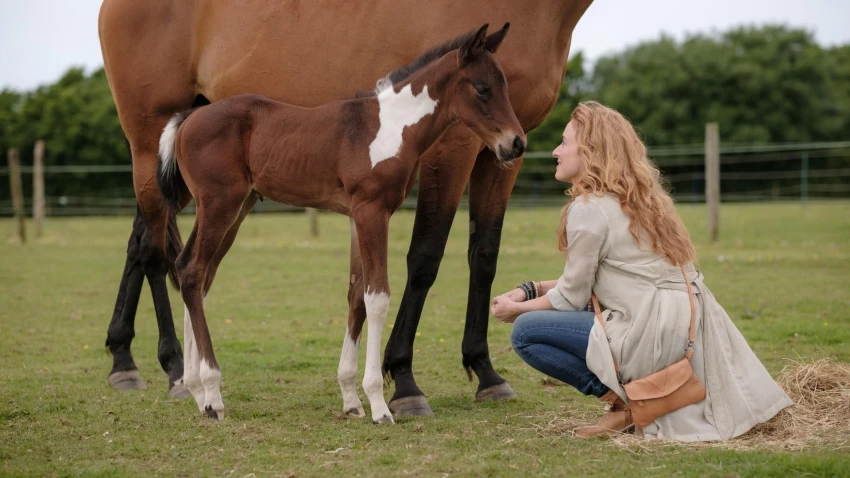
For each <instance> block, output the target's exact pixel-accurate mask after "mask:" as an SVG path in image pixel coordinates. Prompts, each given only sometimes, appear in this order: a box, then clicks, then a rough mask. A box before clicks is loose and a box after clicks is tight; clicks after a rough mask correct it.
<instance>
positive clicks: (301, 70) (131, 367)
mask: <svg viewBox="0 0 850 478" xmlns="http://www.w3.org/2000/svg"><path fill="white" fill-rule="evenodd" d="M591 2H592V0H510V1H504V2H500V3H495V2H492V1H484V0H467V1H464V2H455V1H452V0H433V1H429V2H427V3H422V2H419V1H413V0H374V1H371V2H339V1H331V0H311V1H303V2H302V1H286V2H284V1H281V0H249V1H248V2H238V3H237V2H225V1H200V0H186V1H179V2H178V1H174V0H146V1H144V2H139V1H133V0H104V3H103V5H102V6H101V11H100V20H99V31H100V41H101V48H102V50H103V57H104V65H105V67H106V72H107V77H108V79H109V83H110V87H111V89H112V94H113V97H114V99H115V103H116V105H117V107H118V115H119V119H120V120H121V125H122V127H123V129H124V132H125V134H126V136H127V140H128V143H129V145H130V151H131V155H132V160H133V180H134V186H135V191H136V198H137V199H138V203H139V212H138V213H137V217H136V220H135V222H134V226H133V233H132V234H131V236H130V240H129V244H128V249H127V261H126V265H125V269H124V276H123V279H122V281H121V285H120V286H119V292H118V299H117V301H116V305H115V311H114V313H113V317H112V322H111V323H110V325H109V330H108V333H107V340H106V343H107V346H108V348H109V350H110V352H111V353H112V355H113V368H112V371H111V372H110V376H109V382H110V384H112V385H113V386H115V387H117V388H141V387H143V386H144V381H143V380H142V379H141V378H140V376H139V373H138V371H137V368H136V365H135V363H134V362H133V358H132V355H131V354H130V343H131V341H132V339H133V336H134V320H135V312H136V305H137V304H138V299H139V294H140V291H141V286H142V282H143V279H144V277H147V279H148V281H149V283H150V287H151V291H152V294H153V298H154V305H155V309H156V315H157V322H158V325H159V330H160V341H159V360H160V363H161V365H162V367H163V369H164V370H165V371H166V372H167V373H168V376H169V394H170V395H172V396H180V395H188V394H187V392H186V391H185V389H184V388H182V386H176V387H175V386H174V384H175V383H179V381H180V379H181V377H182V375H183V360H182V351H181V348H180V343H179V341H178V340H177V337H176V335H175V333H174V325H173V319H172V316H171V308H170V304H169V302H168V296H167V290H166V284H165V275H166V272H167V271H171V272H173V262H174V259H175V258H176V256H177V254H178V253H179V251H180V241H179V236H178V235H177V234H176V226H175V225H174V221H173V217H171V218H170V217H169V212H168V208H167V207H166V205H165V204H164V202H163V200H162V198H161V196H160V193H159V190H158V188H157V183H156V167H157V151H158V146H159V138H160V134H161V132H162V130H163V128H164V127H165V125H166V123H167V122H168V120H169V118H171V116H172V115H173V114H175V113H177V112H179V111H183V110H185V109H187V108H189V107H190V106H192V105H193V104H204V103H207V102H209V101H217V100H220V99H223V98H228V97H231V96H235V95H238V94H241V93H257V94H261V95H264V96H268V97H270V98H273V99H276V100H280V101H284V102H287V103H292V104H297V105H301V106H317V105H320V104H324V103H328V102H330V101H333V100H337V99H340V98H342V97H344V96H345V95H346V94H348V93H349V92H350V91H351V90H352V89H366V88H369V87H370V86H371V85H373V84H374V82H375V80H376V79H377V78H380V77H382V76H384V75H385V74H386V73H387V72H388V71H390V70H391V69H392V68H393V67H394V66H396V65H400V64H404V63H406V62H409V61H411V60H413V59H414V58H416V57H418V56H419V55H420V54H421V53H422V52H423V51H424V50H425V49H426V48H427V47H428V46H429V45H432V44H437V43H440V42H441V41H443V40H445V39H447V38H450V37H454V36H456V35H459V34H461V33H462V32H465V31H469V30H470V29H472V28H474V27H475V26H476V25H480V24H483V23H486V22H487V21H491V22H507V21H510V22H511V25H512V33H511V35H512V38H511V41H509V42H508V43H506V44H505V46H504V47H503V48H501V49H500V50H499V52H498V55H497V56H496V58H497V60H498V61H499V63H500V64H501V66H502V68H503V70H504V72H505V76H506V78H507V80H508V84H509V89H510V94H511V103H512V105H513V108H514V111H515V112H516V115H517V117H518V119H519V121H520V123H521V124H522V126H523V128H524V129H525V130H526V131H529V130H531V129H533V128H535V127H536V126H538V125H539V124H540V123H541V122H542V121H543V120H544V119H545V118H546V115H548V113H549V111H551V109H552V107H553V106H554V104H555V101H556V100H557V97H558V90H559V87H560V85H561V80H562V79H563V75H564V70H565V66H566V60H567V56H568V54H569V47H570V40H571V37H572V32H573V29H574V27H575V25H576V24H577V23H578V21H579V19H580V18H581V16H582V15H583V14H584V12H585V10H586V9H587V8H588V7H589V5H590V3H591ZM518 166H519V164H518V165H517V167H515V168H512V169H505V168H502V167H500V166H499V165H498V163H497V162H496V160H495V157H494V155H493V153H492V152H491V151H490V150H489V149H484V147H483V144H482V141H481V140H480V139H479V138H477V137H476V136H475V135H474V134H473V133H472V132H471V131H470V130H469V129H468V128H466V127H465V126H463V125H462V124H457V125H455V126H453V127H451V128H450V129H449V130H448V131H446V133H445V134H444V135H443V136H442V138H441V140H440V141H439V142H438V143H437V144H436V145H434V146H433V147H432V148H431V149H430V150H428V151H427V152H426V153H425V154H424V155H423V156H422V158H421V168H420V173H419V196H418V204H417V209H416V221H415V224H414V229H413V237H412V239H411V245H410V251H409V253H408V259H407V262H408V280H407V284H406V287H405V290H404V294H403V297H402V301H401V305H400V308H399V313H398V317H397V318H396V321H395V326H394V327H393V331H392V334H391V336H390V339H389V342H388V344H387V348H386V351H385V354H384V366H383V368H384V371H385V372H386V373H388V374H389V375H390V377H392V378H393V379H394V380H395V384H396V390H395V394H394V396H393V399H392V401H391V402H390V408H392V409H393V410H394V411H395V412H397V413H430V408H429V407H428V403H427V401H426V400H425V398H424V396H423V394H422V392H421V391H420V389H419V388H418V387H417V385H416V382H415V381H414V377H413V371H412V360H413V340H414V337H415V335H416V334H415V333H416V328H417V327H418V323H419V318H420V315H421V312H422V307H423V305H424V302H425V297H426V295H427V293H428V290H429V289H430V287H431V285H432V284H433V282H434V280H435V279H436V276H437V270H438V268H439V264H440V261H441V259H442V257H443V251H444V249H445V243H446V239H447V237H448V233H449V229H450V228H451V224H452V221H453V219H454V216H455V213H456V211H457V207H458V204H459V202H460V198H461V196H462V195H463V191H464V188H465V186H466V184H467V183H469V207H470V212H469V214H470V222H469V229H470V240H469V254H468V259H469V267H470V287H469V298H468V306H467V314H466V327H465V330H464V337H463V345H462V355H463V358H462V360H463V365H464V367H465V368H466V370H467V373H469V374H470V378H471V376H472V375H471V374H472V372H474V373H475V374H476V375H477V376H478V379H479V386H478V392H477V393H476V398H477V399H489V398H505V397H510V396H513V391H512V390H511V389H510V386H509V385H508V384H507V382H505V380H504V379H503V378H502V377H500V376H499V375H498V374H497V373H496V372H495V371H494V370H493V367H492V365H491V363H490V356H489V351H488V347H487V325H488V319H489V308H488V307H489V301H490V287H491V284H492V281H493V278H494V276H495V272H496V259H497V256H498V251H499V241H500V237H501V228H502V220H503V218H504V213H505V208H506V207H507V202H508V198H509V196H510V192H511V188H512V187H513V183H514V180H515V178H516V174H517V171H518ZM166 231H167V232H166ZM166 237H167V238H168V239H167V242H166ZM356 259H357V258H352V264H356V263H358V261H357V260H356ZM352 269H353V274H352V280H353V282H355V283H356V284H359V286H360V287H362V274H359V273H358V272H357V271H356V267H354V266H353V267H352Z"/></svg>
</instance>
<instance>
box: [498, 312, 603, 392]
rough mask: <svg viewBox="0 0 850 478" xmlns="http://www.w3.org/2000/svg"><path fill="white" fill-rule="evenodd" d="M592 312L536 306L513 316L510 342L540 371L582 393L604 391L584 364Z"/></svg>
mask: <svg viewBox="0 0 850 478" xmlns="http://www.w3.org/2000/svg"><path fill="white" fill-rule="evenodd" d="M594 320H595V319H594V315H593V312H586V311H575V312H561V311H557V310H536V311H534V312H526V313H525V314H522V315H520V316H519V317H517V319H516V321H515V322H514V328H513V331H512V332H511V344H512V345H513V348H514V350H515V351H516V353H517V355H519V356H520V358H522V359H523V360H524V361H525V362H526V363H527V364H529V365H531V366H532V367H534V368H535V369H537V370H538V371H540V372H543V373H545V374H546V375H549V376H550V377H554V378H556V379H558V380H560V381H562V382H566V383H568V384H569V385H572V386H573V387H575V388H576V389H578V391H579V392H581V393H583V394H585V395H595V396H597V397H601V396H602V395H604V394H605V393H606V392H607V391H608V387H606V386H605V385H604V384H603V383H602V382H600V381H599V378H598V377H597V376H596V375H595V374H594V373H593V372H591V371H590V370H589V369H588V368H587V343H588V340H589V337H590V329H591V328H592V327H593V321H594Z"/></svg>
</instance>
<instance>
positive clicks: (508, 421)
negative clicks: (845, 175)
mask: <svg viewBox="0 0 850 478" xmlns="http://www.w3.org/2000/svg"><path fill="white" fill-rule="evenodd" d="M680 210H681V213H682V215H683V217H684V218H685V222H686V223H687V225H688V227H689V229H690V231H691V234H692V236H693V237H694V238H695V240H696V242H697V248H698V252H699V255H700V261H701V263H700V268H701V270H702V271H703V272H704V274H705V276H706V284H707V285H708V287H710V288H711V290H712V291H713V292H714V294H715V296H716V297H717V299H718V300H719V301H720V303H721V304H723V305H724V306H725V307H726V310H727V311H728V313H729V315H730V316H731V317H732V319H733V320H734V321H735V323H736V324H737V326H738V327H739V328H740V330H741V331H742V332H743V334H744V335H745V336H746V338H747V339H748V341H749V342H750V344H751V345H752V347H753V349H754V350H755V351H756V353H757V354H758V356H759V357H760V358H761V359H762V360H763V362H764V363H765V365H766V366H767V367H768V369H769V370H770V371H771V372H772V373H778V372H779V371H780V370H781V369H782V367H783V366H784V365H786V364H787V361H786V359H789V358H790V359H799V358H815V359H817V358H823V357H832V358H835V359H837V360H839V361H842V362H850V346H849V345H848V344H850V272H848V270H850V203H847V202H842V203H810V204H809V205H808V206H807V207H805V208H802V207H801V206H800V205H798V204H791V203H784V204H758V205H724V206H723V208H722V222H721V236H722V240H721V241H720V242H719V243H717V244H714V245H710V244H708V243H707V242H706V241H705V238H706V230H705V216H706V214H705V211H704V208H703V207H697V206H682V207H681V208H680ZM191 220H192V218H191V217H181V230H182V231H183V232H184V235H185V234H187V232H188V230H189V229H190V227H191ZM412 221H413V215H412V214H411V213H409V212H401V213H399V214H398V215H396V216H395V217H394V219H393V221H392V230H391V238H390V284H391V287H392V289H393V293H394V295H393V298H392V305H391V311H390V318H389V320H388V322H390V324H388V325H387V329H386V331H385V332H386V333H385V334H384V340H386V338H387V337H388V336H389V333H388V332H389V327H391V322H392V320H393V319H394V317H395V310H396V308H397V306H398V303H399V300H400V296H401V292H402V289H403V285H404V280H405V273H406V272H405V255H406V253H407V246H408V243H409V238H410V231H411V229H412ZM557 221H558V211H557V210H556V209H544V210H530V211H529V210H521V209H512V210H510V211H509V212H508V216H507V218H506V221H505V230H504V238H503V242H502V252H501V255H500V259H499V272H498V275H497V278H496V282H495V284H494V292H502V291H504V290H507V289H509V288H511V287H513V286H514V285H516V283H517V282H518V281H520V280H523V279H531V278H555V277H557V275H558V274H559V273H560V271H561V269H562V267H563V262H562V259H561V256H559V254H558V253H557V252H556V251H555V247H554V244H555V239H554V229H555V227H556V225H557ZM130 226H131V220H130V218H128V217H118V218H79V219H77V218H69V219H59V218H49V219H48V221H47V225H46V233H45V236H44V237H43V238H42V239H40V240H38V241H35V242H30V243H28V244H26V245H24V246H22V245H19V244H17V243H16V242H15V241H14V240H12V239H11V238H12V234H13V231H14V225H13V223H12V222H11V221H10V220H8V219H3V220H2V221H0V234H2V236H0V237H2V238H3V240H4V241H6V239H8V241H6V242H4V243H3V245H2V246H0V364H2V366H0V475H15V476H24V475H26V476H43V475H48V476H49V475H55V476H70V475H87V476H91V475H110V476H112V475H151V474H157V475H166V476H175V475H180V476H185V475H192V476H234V477H235V476H239V477H241V476H251V474H253V476H257V477H263V476H293V475H294V476H334V475H340V476H406V475H415V476H447V475H451V476H501V475H518V476H566V475H590V474H600V475H602V474H605V475H610V476H657V475H671V474H676V475H681V476H705V475H708V476H792V475H793V476H799V475H808V476H839V475H844V476H850V459H848V457H847V451H848V450H847V443H848V442H845V443H844V446H843V449H842V447H841V446H840V444H837V445H836V446H827V447H819V448H807V449H805V450H803V451H783V450H761V451H735V450H732V449H725V448H705V449H694V448H690V447H677V446H672V447H665V448H664V450H663V451H661V452H642V451H641V449H640V448H638V449H624V448H622V447H618V446H616V445H615V444H613V443H612V442H610V441H606V440H590V441H578V440H574V439H571V438H570V437H569V435H568V434H566V433H564V429H563V427H561V428H559V427H553V426H551V424H552V423H555V422H557V421H558V420H562V421H563V420H564V419H568V420H569V419H572V418H575V417H576V416H580V417H581V416H588V415H589V416H593V415H597V414H599V413H600V412H601V408H600V407H599V404H598V403H599V402H598V401H596V400H594V399H592V398H588V397H584V396H582V395H580V394H579V393H577V392H576V391H574V390H572V389H570V388H568V387H565V386H557V385H556V384H553V383H551V382H549V381H544V380H543V376H542V375H541V374H539V373H537V372H535V371H534V370H532V369H531V368H529V367H528V366H526V365H524V364H523V363H522V362H521V360H520V359H519V358H518V357H517V356H516V355H515V354H514V353H513V352H512V351H511V350H510V346H509V340H508V338H509V334H510V327H509V326H507V325H504V324H500V323H498V322H497V321H495V319H491V324H490V337H489V341H490V351H491V355H492V359H493V363H494V365H495V367H496V369H497V370H498V371H499V372H500V373H501V374H502V375H503V376H504V377H505V378H506V379H508V380H509V381H510V383H511V385H512V386H513V388H514V390H515V391H516V392H517V393H518V395H519V399H517V400H513V401H511V402H507V403H475V402H473V396H474V392H475V386H476V384H472V383H469V382H468V381H467V378H466V374H465V373H464V371H463V368H462V367H461V362H460V359H461V357H460V343H461V337H462V331H463V322H464V312H465V308H466V302H465V301H466V289H467V281H468V271H467V265H466V241H467V238H468V236H467V233H466V230H467V225H466V218H465V212H463V211H461V212H460V213H459V215H458V218H457V220H456V223H455V227H454V229H453V231H452V235H451V237H450V240H449V244H448V247H447V251H446V255H445V259H444V260H443V264H442V267H441V269H440V275H439V277H438V279H437V283H436V284H435V286H434V288H433V289H432V291H431V294H430V296H429V299H428V301H427V303H426V305H425V310H424V312H423V317H422V322H421V327H420V329H419V332H420V334H421V335H418V336H417V339H416V344H415V348H416V359H415V362H414V366H415V370H416V372H417V378H418V383H419V385H420V387H421V388H422V389H423V390H424V391H425V393H426V394H427V396H428V399H429V401H430V404H431V406H432V407H433V409H434V412H435V413H436V416H435V417H433V418H417V419H401V420H399V423H397V424H396V425H394V426H374V425H372V424H371V423H369V422H368V421H354V420H346V419H344V418H343V416H342V399H341V397H340V394H339V388H338V386H337V383H336V368H337V361H338V358H339V353H340V347H341V343H342V337H343V333H344V329H345V325H344V324H345V318H346V310H347V307H346V299H345V297H346V291H347V277H348V270H347V268H348V241H349V240H348V220H347V219H346V218H344V217H341V216H335V215H330V214H327V215H322V216H321V233H322V235H321V237H320V238H319V239H311V238H310V237H309V235H308V232H307V220H306V219H305V218H304V217H303V216H301V215H295V214H289V215H261V214H258V215H253V216H251V217H249V218H248V219H247V221H246V222H245V224H244V225H243V227H242V230H241V232H240V237H239V238H238V239H237V242H236V245H235V246H234V248H233V250H232V252H231V253H230V255H229V256H228V257H227V258H226V259H225V261H224V263H223V265H222V268H221V270H220V271H219V274H218V276H217V281H216V283H215V285H214V287H213V289H212V291H211V294H210V297H209V299H208V301H207V311H208V317H209V323H210V328H211V331H212V335H213V341H214V344H215V347H216V353H217V356H218V360H219V362H220V363H221V366H222V368H223V375H224V380H223V386H222V391H223V396H224V401H225V407H226V410H227V418H226V419H225V420H224V421H222V422H220V423H216V422H214V421H211V420H209V419H207V418H205V417H202V416H201V415H200V414H199V413H198V410H197V408H196V407H195V405H194V403H193V402H192V401H191V400H188V401H186V400H183V401H176V400H169V399H167V397H166V388H167V385H166V376H165V374H164V373H163V372H162V370H161V369H160V367H159V363H158V362H157V360H156V343H157V331H156V322H155V318H154V313H153V306H152V302H151V299H150V294H149V292H148V290H147V287H146V288H145V290H144V292H143V295H142V299H141V302H140V305H139V311H138V316H137V320H136V325H137V328H136V331H137V332H136V339H135V341H134V342H133V351H134V354H135V357H136V363H137V365H138V366H139V369H140V372H141V374H142V376H143V378H145V379H146V381H147V384H148V389H147V390H146V391H143V392H118V391H114V390H112V389H110V388H109V387H108V385H107V383H106V375H107V373H108V372H109V369H110V366H111V359H110V357H108V356H107V355H106V354H105V353H104V346H103V344H104V339H105V335H106V327H107V324H108V322H109V319H110V317H111V314H112V308H113V306H114V300H115V294H116V292H117V287H118V280H119V278H120V274H121V267H122V266H123V262H124V253H125V248H126V242H127V237H128V235H129V231H130ZM305 284H307V285H309V287H307V288H305ZM171 298H172V309H173V310H174V311H175V312H178V313H179V314H178V321H177V322H178V323H177V324H176V327H177V329H178V336H179V337H180V339H181V341H182V339H183V333H182V328H183V327H182V325H183V324H182V304H181V303H180V302H179V297H178V294H177V293H176V292H174V291H172V293H171ZM364 351H365V347H361V361H360V364H361V377H362V365H363V363H364V362H363V361H364ZM358 381H359V380H358ZM390 387H392V386H391V385H390ZM391 394H392V392H391V390H390V389H387V390H385V395H386V396H387V397H388V398H389V396H390V395H391ZM360 396H361V398H362V399H364V403H365V396H364V395H363V394H362V392H361V395H360ZM367 409H368V407H367ZM848 440H850V437H848Z"/></svg>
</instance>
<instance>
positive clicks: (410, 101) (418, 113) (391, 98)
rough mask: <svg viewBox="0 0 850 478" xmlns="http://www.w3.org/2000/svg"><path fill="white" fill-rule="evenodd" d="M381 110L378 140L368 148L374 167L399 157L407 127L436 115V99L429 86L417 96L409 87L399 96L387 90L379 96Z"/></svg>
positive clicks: (376, 137) (402, 90) (376, 138)
mask: <svg viewBox="0 0 850 478" xmlns="http://www.w3.org/2000/svg"><path fill="white" fill-rule="evenodd" d="M378 107H379V112H378V119H379V120H380V122H381V126H380V129H378V135H377V136H375V140H374V141H372V144H370V145H369V157H370V158H371V160H372V167H373V168H374V167H375V166H376V165H377V164H378V163H380V162H381V161H384V160H387V159H390V158H392V157H393V156H395V155H396V154H398V150H399V149H400V148H401V142H402V139H401V133H402V132H403V131H404V127H405V126H412V125H414V124H416V123H418V122H419V120H421V119H422V118H424V117H425V116H426V115H429V114H431V113H433V112H434V110H435V109H436V108H437V100H434V99H431V97H430V96H429V95H428V86H427V85H426V86H425V87H424V88H422V92H421V93H419V94H418V95H414V94H413V90H412V89H411V87H410V85H407V86H405V87H404V88H402V89H401V91H399V92H398V93H396V92H395V90H393V89H392V88H388V89H386V90H384V91H382V92H381V93H380V94H378Z"/></svg>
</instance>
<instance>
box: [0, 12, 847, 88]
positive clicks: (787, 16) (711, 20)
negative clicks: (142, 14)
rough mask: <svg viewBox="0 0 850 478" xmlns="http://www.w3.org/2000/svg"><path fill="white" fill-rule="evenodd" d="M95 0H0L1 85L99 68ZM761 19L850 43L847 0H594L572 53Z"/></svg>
mask: <svg viewBox="0 0 850 478" xmlns="http://www.w3.org/2000/svg"><path fill="white" fill-rule="evenodd" d="M136 1H145V0H136ZM352 1H354V0H352ZM357 1H365V0H357ZM506 1H511V0H506ZM563 1H568V0H563ZM100 3H101V0H26V1H21V0H0V52H1V53H0V88H6V87H11V88H15V89H19V90H20V89H24V90H27V89H32V88H34V87H36V86H38V85H40V84H44V83H50V82H53V81H55V80H57V79H58V78H59V77H60V76H61V75H62V73H63V72H64V71H65V70H67V69H68V67H70V66H85V67H86V68H87V69H88V70H89V71H90V70H91V69H94V68H97V67H99V66H101V65H102V64H103V62H102V60H101V56H100V45H99V43H98V39H97V13H98V10H99V8H100ZM425 4H427V2H426V3H425ZM764 23H784V24H788V25H791V26H794V27H803V28H807V29H809V30H810V31H812V32H814V34H815V38H816V39H817V41H818V42H819V43H821V44H823V45H836V44H845V43H850V27H848V24H850V0H805V1H802V0H702V1H694V0H595V2H594V4H593V5H591V7H590V9H589V10H588V11H587V13H586V14H585V16H584V18H583V19H582V20H581V22H579V25H578V27H577V28H576V31H575V33H574V35H573V47H572V48H573V49H572V52H576V51H579V50H580V51H583V52H585V55H587V57H588V59H590V60H593V59H594V58H597V57H598V56H600V55H602V54H605V53H610V52H613V51H617V50H621V49H623V48H625V47H626V46H629V45H632V44H634V43H637V42H640V41H641V40H647V39H654V38H658V36H659V35H660V34H661V33H667V34H669V35H672V36H674V37H675V38H677V39H681V38H683V37H684V36H685V34H686V33H694V32H710V31H712V30H725V29H727V28H729V27H731V26H735V25H742V24H764Z"/></svg>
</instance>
